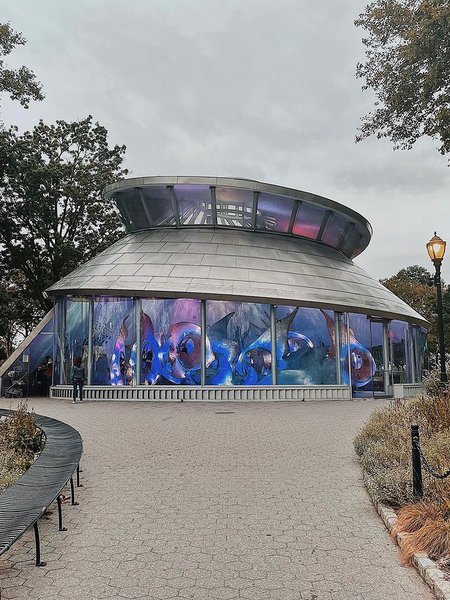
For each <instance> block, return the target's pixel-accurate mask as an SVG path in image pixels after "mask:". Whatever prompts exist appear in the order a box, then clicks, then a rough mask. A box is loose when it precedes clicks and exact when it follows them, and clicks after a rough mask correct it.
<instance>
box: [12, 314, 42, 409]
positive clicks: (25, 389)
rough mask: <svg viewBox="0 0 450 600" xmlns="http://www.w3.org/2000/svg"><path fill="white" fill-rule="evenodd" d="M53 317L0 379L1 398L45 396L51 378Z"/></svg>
mask: <svg viewBox="0 0 450 600" xmlns="http://www.w3.org/2000/svg"><path fill="white" fill-rule="evenodd" d="M53 330H54V320H53V317H52V318H51V319H50V320H49V321H48V322H47V324H46V325H45V326H44V327H43V328H42V329H41V331H40V332H39V333H38V334H37V336H36V337H35V338H34V339H33V340H32V341H31V342H30V344H28V346H27V347H26V348H23V349H22V352H21V353H20V355H19V356H18V357H17V359H16V360H15V361H14V362H13V364H12V365H11V366H10V367H9V368H8V369H7V371H6V373H4V375H3V376H2V381H1V384H2V395H3V396H6V397H10V398H21V397H22V396H48V394H49V389H50V385H51V383H52V377H53Z"/></svg>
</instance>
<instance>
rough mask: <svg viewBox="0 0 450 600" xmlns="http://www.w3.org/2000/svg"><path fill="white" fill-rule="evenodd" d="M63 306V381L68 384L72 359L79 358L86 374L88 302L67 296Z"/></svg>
mask: <svg viewBox="0 0 450 600" xmlns="http://www.w3.org/2000/svg"><path fill="white" fill-rule="evenodd" d="M65 305H66V311H65V327H64V339H65V343H64V381H65V382H66V383H69V382H70V373H71V368H72V365H73V361H74V359H76V358H80V359H81V363H82V365H83V366H84V368H85V371H86V373H87V372H88V363H89V360H88V356H89V352H88V343H89V300H87V299H86V298H77V297H73V296H68V297H67V298H66V299H65Z"/></svg>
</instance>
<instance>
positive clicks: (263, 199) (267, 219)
mask: <svg viewBox="0 0 450 600" xmlns="http://www.w3.org/2000/svg"><path fill="white" fill-rule="evenodd" d="M293 206H294V200H293V199H292V198H286V197H285V196H274V195H273V194H260V195H259V198H258V211H257V218H256V228H257V229H270V230H271V231H279V232H282V233H286V232H287V230H288V229H289V224H290V222H291V216H292V208H293Z"/></svg>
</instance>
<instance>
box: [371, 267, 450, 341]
mask: <svg viewBox="0 0 450 600" xmlns="http://www.w3.org/2000/svg"><path fill="white" fill-rule="evenodd" d="M432 281H433V276H432V274H431V273H430V272H429V271H428V270H427V269H425V268H424V267H420V266H419V265H413V266H411V267H406V268H405V269H400V271H399V272H398V273H397V274H396V275H393V276H392V277H389V278H387V279H381V280H380V283H382V284H383V285H384V286H385V287H387V288H388V289H389V290H391V292H393V293H394V294H395V295H396V296H398V297H399V298H400V299H401V300H403V301H404V302H406V303H407V304H409V306H411V308H413V309H414V310H416V311H417V312H418V313H419V314H420V315H422V317H424V318H425V319H427V321H429V323H430V329H429V332H428V345H429V348H430V351H431V352H435V351H436V349H437V314H436V290H435V288H434V286H433V285H432ZM442 289H443V304H444V328H445V331H446V339H447V340H448V343H450V337H449V335H450V289H449V288H448V287H447V286H446V285H445V282H442Z"/></svg>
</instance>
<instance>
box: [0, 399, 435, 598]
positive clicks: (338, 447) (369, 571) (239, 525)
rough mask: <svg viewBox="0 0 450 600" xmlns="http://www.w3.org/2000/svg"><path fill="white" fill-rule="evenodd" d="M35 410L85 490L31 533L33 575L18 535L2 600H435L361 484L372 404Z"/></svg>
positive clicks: (2, 566) (45, 404)
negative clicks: (360, 433)
mask: <svg viewBox="0 0 450 600" xmlns="http://www.w3.org/2000/svg"><path fill="white" fill-rule="evenodd" d="M0 405H1V406H3V407H7V406H8V405H9V402H8V401H5V400H2V401H1V402H0ZM33 405H34V407H35V410H36V412H38V413H40V414H46V415H49V416H52V417H55V418H58V419H61V420H63V421H66V422H67V423H69V424H71V425H73V426H74V427H76V428H77V429H78V430H79V431H80V432H81V434H82V436H83V438H84V442H85V456H84V459H83V469H84V472H83V474H82V478H83V483H84V487H83V488H81V489H80V490H79V493H78V499H79V500H80V505H79V506H76V507H72V506H65V507H64V516H65V524H66V525H67V527H68V529H69V530H68V531H67V532H65V533H59V532H58V531H57V511H56V509H55V510H54V512H53V514H52V515H51V517H50V519H49V520H48V521H43V522H42V525H41V535H42V541H43V556H42V558H43V560H46V561H47V562H48V564H47V566H46V567H43V568H40V569H38V568H36V567H34V566H33V558H34V544H33V536H32V534H28V533H27V534H26V536H25V538H24V541H21V542H19V543H17V544H16V546H15V547H14V548H13V549H12V550H11V551H10V552H9V553H7V554H6V555H5V557H3V558H1V559H0V574H1V585H2V587H3V588H4V590H3V598H4V599H10V598H28V599H29V600H36V599H41V600H44V599H45V600H55V599H59V600H65V599H67V600H69V599H71V600H72V599H78V598H83V599H87V600H93V599H96V598H152V599H153V598H154V599H161V600H163V599H169V598H180V599H186V600H187V599H197V600H203V599H210V598H211V599H217V600H232V599H234V598H240V599H241V598H242V599H244V600H245V599H246V600H264V599H277V600H278V599H279V600H291V599H302V600H391V599H392V600H394V599H395V600H407V599H408V600H411V599H416V598H417V599H430V598H431V597H432V596H431V594H430V592H429V590H428V588H427V587H426V586H425V585H424V584H423V583H422V581H421V580H420V579H419V577H418V576H417V575H416V573H415V572H414V571H413V570H412V569H408V568H404V567H401V566H400V565H399V562H398V553H397V549H396V547H395V546H394V544H393V543H392V542H391V541H390V540H389V537H388V534H387V532H386V530H385V528H384V526H383V525H382V523H381V521H380V519H379V518H378V516H377V515H376V513H375V511H374V509H373V508H372V506H371V504H370V502H369V500H368V497H367V495H366V493H365V491H364V489H363V487H362V484H361V476H360V471H359V467H358V465H357V462H356V459H355V456H354V453H353V449H352V439H353V437H354V435H355V432H356V431H357V429H358V427H359V426H360V424H361V423H362V422H363V421H364V420H365V419H366V418H367V416H368V415H369V414H370V412H371V411H372V410H373V408H374V407H375V406H378V405H380V402H378V401H377V402H367V401H366V402H364V401H359V402H357V401H354V402H317V403H279V404H278V403H255V404H203V403H199V404H195V403H192V404H190V403H184V404H163V403H111V402H104V403H100V402H97V403H94V402H92V403H85V404H83V405H72V404H69V403H68V402H66V401H49V400H48V399H45V400H44V399H43V400H34V401H33Z"/></svg>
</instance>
